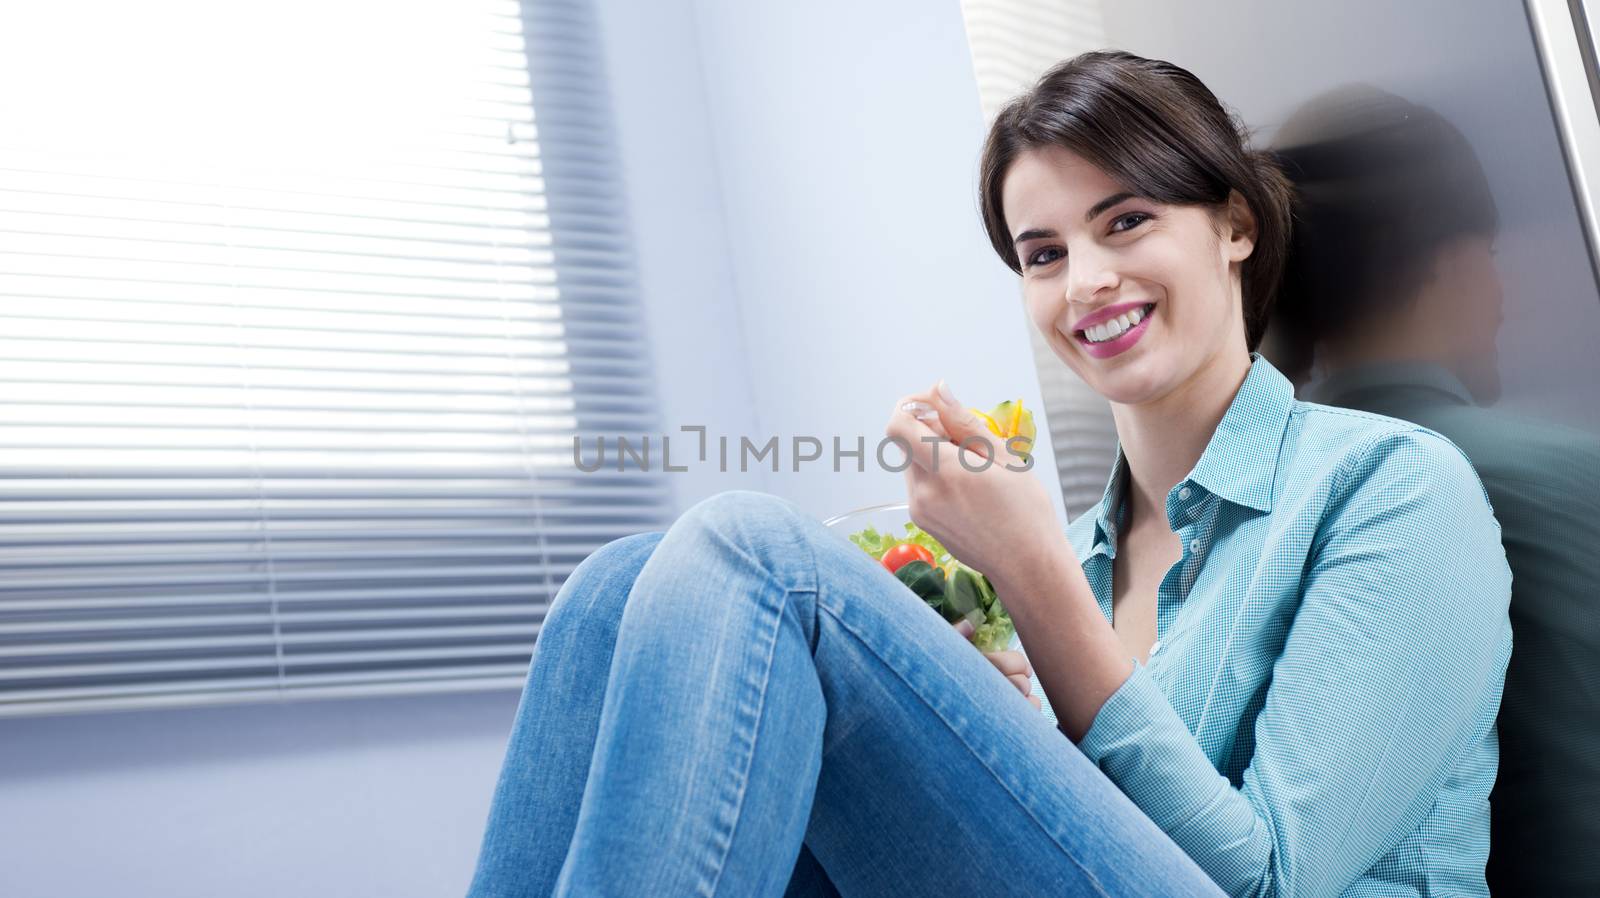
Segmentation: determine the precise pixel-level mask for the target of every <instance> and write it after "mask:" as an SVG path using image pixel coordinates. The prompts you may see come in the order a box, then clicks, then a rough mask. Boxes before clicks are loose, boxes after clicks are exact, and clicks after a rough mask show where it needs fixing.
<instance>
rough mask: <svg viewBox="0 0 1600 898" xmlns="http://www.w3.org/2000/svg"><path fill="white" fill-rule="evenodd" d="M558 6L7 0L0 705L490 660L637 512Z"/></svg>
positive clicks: (651, 484) (575, 89)
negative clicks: (595, 459) (591, 451)
mask: <svg viewBox="0 0 1600 898" xmlns="http://www.w3.org/2000/svg"><path fill="white" fill-rule="evenodd" d="M599 73H600V66H599V60H598V58H597V47H596V43H595V41H594V36H593V25H592V20H591V18H590V12H589V10H588V9H587V4H586V3H583V2H579V0H573V2H550V0H529V2H527V3H523V4H518V3H516V2H507V0H480V2H472V0H411V2H406V3H398V4H396V3H388V2H374V0H310V2H308V0H284V2H279V3H274V4H265V5H263V4H256V5H239V4H216V3H208V2H194V0H150V2H145V3H139V4H126V3H117V2H98V3H81V2H80V3H73V4H47V3H31V4H12V5H10V6H8V7H7V8H6V9H5V10H4V11H0V566H3V570H4V576H3V577H0V716H4V715H17V714H37V713H51V712H61V711H74V710H96V709H108V708H119V707H152V706H164V705H180V704H197V703H209V702H228V701H245V700H259V699H270V698H279V697H293V696H312V695H344V694H373V693H396V692H418V691H440V690H456V689H478V688H489V687H515V686H519V685H520V684H521V682H522V679H523V676H524V673H525V670H526V667H527V661H528V655H529V651H530V650H531V647H532V644H533V641H534V639H535V637H536V633H537V630H538V624H539V621H540V620H541V618H542V615H543V612H544V608H545V607H546V604H547V603H548V601H549V599H550V598H551V597H552V596H553V595H554V592H555V590H556V589H557V588H558V587H559V586H560V584H561V583H562V581H563V580H564V578H565V577H566V575H567V574H568V573H570V572H571V571H572V569H573V568H574V567H575V566H576V565H577V563H578V562H579V561H580V560H581V559H582V558H583V557H585V556H586V555H588V554H589V553H590V552H591V551H593V550H594V549H595V548H596V547H598V546H599V545H601V544H603V543H605V542H607V541H609V540H611V539H614V538H616V537H619V536H622V535H625V534H628V533H632V532H636V531H639V530H644V529H655V528H659V527H661V526H664V525H665V522H666V520H667V519H668V516H669V513H670V512H669V509H670V502H669V496H668V492H667V489H666V484H665V483H664V482H663V481H662V479H661V477H660V475H659V474H650V473H647V472H644V471H639V470H625V471H620V472H619V471H616V470H615V469H612V470H604V469H603V470H601V471H598V472H595V473H582V472H580V471H578V470H577V469H576V468H575V466H574V465H573V463H572V459H573V437H574V436H576V435H580V434H581V435H583V436H585V438H586V439H585V444H586V445H587V444H589V443H590V442H591V440H589V439H587V437H589V436H590V435H597V434H607V435H617V434H622V435H637V434H644V433H653V432H658V431H659V425H658V424H657V420H656V415H655V403H654V400H653V397H652V389H653V387H652V382H651V378H650V363H649V356H648V352H647V349H646V343H645V340H644V338H643V335H642V333H641V327H640V316H639V314H638V308H637V298H636V296H635V287H634V278H633V273H632V271H631V268H630V261H629V257H628V254H627V253H626V252H625V251H624V250H623V249H622V248H621V247H624V246H625V245H626V241H625V239H624V238H625V232H626V225H625V221H626V216H625V209H624V205H623V198H622V194H621V190H620V186H619V183H618V180H617V178H616V176H615V166H614V162H613V148H612V146H611V134H610V131H609V123H608V119H607V106H606V100H605V91H604V87H603V84H604V81H603V79H602V78H601V77H600V74H599Z"/></svg>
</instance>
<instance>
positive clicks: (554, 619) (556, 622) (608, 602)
mask: <svg viewBox="0 0 1600 898" xmlns="http://www.w3.org/2000/svg"><path fill="white" fill-rule="evenodd" d="M663 535H664V534H662V533H661V532H659V531H652V532H649V533H634V534H630V535H628V536H623V537H619V538H617V539H614V540H612V541H611V542H608V543H606V544H605V545H603V546H601V547H600V548H598V549H595V550H594V551H593V552H590V553H589V555H588V557H586V558H584V559H583V561H581V562H579V563H578V566H577V567H576V568H574V569H573V571H572V573H571V574H568V575H567V579H566V581H565V582H564V583H562V584H561V588H560V589H559V590H557V591H556V597H555V599H554V600H553V601H552V602H551V603H550V610H549V611H548V612H546V614H545V620H544V624H543V626H542V627H541V632H542V633H549V632H550V631H552V630H554V629H556V628H559V627H562V626H567V625H572V624H578V623H581V622H589V623H591V624H603V625H604V626H606V627H607V628H609V629H610V630H613V631H615V630H616V628H617V623H618V621H620V620H621V619H622V609H623V607H624V606H625V605H626V604H627V598H628V590H630V589H632V588H633V581H634V580H636V579H638V577H639V571H640V570H641V569H642V568H643V567H644V563H645V562H646V561H648V560H649V559H650V554H651V553H652V552H654V551H655V548H656V544H657V543H659V542H661V537H662V536H663ZM569 618H570V619H571V620H570V621H569Z"/></svg>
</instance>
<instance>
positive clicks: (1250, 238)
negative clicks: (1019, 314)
mask: <svg viewBox="0 0 1600 898" xmlns="http://www.w3.org/2000/svg"><path fill="white" fill-rule="evenodd" d="M1233 199H1234V203H1233V205H1232V206H1231V210H1232V213H1233V214H1232V215H1231V216H1230V217H1228V218H1229V220H1228V224H1227V226H1226V227H1224V229H1223V234H1222V235H1220V236H1219V235H1218V233H1217V230H1216V225H1214V224H1213V220H1214V219H1213V216H1212V213H1211V212H1210V211H1208V209H1207V208H1206V207H1202V206H1168V205H1163V204H1160V203H1155V202H1151V201H1149V200H1145V199H1142V198H1140V197H1138V196H1134V195H1132V194H1129V193H1128V192H1127V191H1126V190H1125V189H1124V188H1123V187H1122V185H1120V184H1118V183H1117V182H1116V181H1114V180H1112V179H1111V178H1110V177H1109V176H1108V175H1106V174H1105V172H1103V171H1101V170H1100V169H1098V168H1096V167H1095V166H1094V165H1092V164H1090V163H1089V162H1087V161H1085V160H1084V159H1083V158H1082V157H1080V156H1078V155H1076V154H1074V153H1072V152H1071V151H1069V150H1065V149H1062V148H1059V147H1047V148H1043V149H1036V150H1030V151H1027V152H1025V153H1023V154H1022V155H1021V156H1019V157H1018V158H1017V160H1016V162H1014V163H1013V164H1012V166H1011V169H1010V171H1009V172H1008V173H1007V174H1006V178H1005V182H1004V184H1003V185H1002V189H1001V202H1002V204H1003V207H1004V210H1005V219H1006V222H1007V225H1008V227H1009V228H1010V229H1011V235H1010V236H1011V237H1012V239H1013V240H1015V241H1016V243H1015V246H1016V249H1017V257H1018V259H1019V260H1020V261H1021V263H1022V292H1023V298H1024V300H1025V301H1026V303H1027V306H1028V317H1029V318H1031V319H1032V320H1033V324H1034V326H1035V327H1037V328H1038V329H1039V332H1040V333H1041V334H1043V335H1044V338H1045V340H1046V341H1047V342H1048V343H1049V344H1050V348H1051V349H1053V350H1054V351H1055V354H1056V356H1057V357H1059V358H1060V359H1061V360H1062V361H1063V362H1065V363H1066V364H1067V367H1069V368H1071V369H1072V370H1073V371H1074V372H1075V373H1077V375H1078V376H1079V377H1080V378H1082V379H1083V381H1084V382H1085V383H1087V384H1088V385H1089V386H1090V388H1092V389H1093V390H1095V391H1096V392H1097V393H1099V394H1100V395H1102V396H1105V397H1106V398H1107V399H1109V400H1110V401H1112V402H1116V403H1122V404H1126V405H1141V404H1145V403H1149V402H1153V401H1157V400H1160V399H1162V398H1163V397H1165V396H1167V395H1169V394H1171V393H1172V392H1173V391H1174V390H1175V389H1177V388H1179V387H1181V386H1183V385H1185V384H1187V383H1189V382H1190V381H1191V380H1192V379H1194V378H1195V377H1196V375H1197V374H1200V373H1202V372H1203V371H1205V370H1206V369H1207V367H1208V366H1210V365H1211V363H1212V362H1213V361H1216V360H1222V359H1226V358H1227V357H1228V356H1229V355H1231V354H1237V356H1238V357H1245V356H1246V355H1247V348H1246V339H1245V330H1244V320H1243V315H1242V313H1241V309H1240V289H1239V281H1238V277H1239V274H1238V266H1239V263H1241V262H1243V261H1244V259H1245V258H1246V257H1248V256H1249V255H1250V251H1251V249H1252V248H1253V247H1254V220H1253V219H1252V218H1251V217H1250V214H1249V210H1248V206H1247V204H1245V203H1244V201H1243V199H1242V197H1240V196H1239V195H1238V194H1237V193H1235V194H1234V198H1233ZM1108 314H1109V315H1110V318H1109V321H1108V323H1106V324H1101V322H1102V321H1103V320H1107V316H1108ZM1129 323H1132V327H1131V328H1128V329H1127V330H1123V328H1124V327H1125V326H1126V325H1127V324H1129ZM1119 332H1120V335H1118V334H1119Z"/></svg>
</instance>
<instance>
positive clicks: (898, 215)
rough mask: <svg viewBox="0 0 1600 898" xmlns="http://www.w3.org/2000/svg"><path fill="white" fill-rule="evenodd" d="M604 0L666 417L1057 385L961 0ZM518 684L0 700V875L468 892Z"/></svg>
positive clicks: (878, 495) (867, 404) (771, 418)
mask: <svg viewBox="0 0 1600 898" xmlns="http://www.w3.org/2000/svg"><path fill="white" fill-rule="evenodd" d="M599 12H600V17H601V27H602V32H603V35H604V40H605V43H606V49H607V53H608V68H609V73H610V78H611V82H612V83H611V87H612V93H613V95H614V98H615V101H614V102H615V109H616V112H617V114H618V117H619V126H618V127H619V132H620V140H621V142H622V166H623V174H624V178H625V180H626V181H627V183H628V187H629V189H630V191H631V196H632V204H633V214H634V219H635V220H634V234H635V238H636V245H635V247H634V249H635V252H636V257H637V260H638V266H639V270H640V273H641V278H642V285H641V286H642V291H643V295H644V299H645V310H646V315H647V321H646V325H647V327H648V328H649V330H650V337H651V342H652V347H653V348H652V352H653V355H654V358H655V360H656V363H657V364H658V366H659V370H660V371H661V383H660V391H661V397H662V403H663V419H664V421H665V422H666V424H667V426H668V428H669V432H670V428H675V427H676V426H677V425H679V424H704V425H706V426H707V427H708V428H710V431H711V433H712V434H713V435H716V434H718V433H723V434H728V435H732V436H734V437H735V438H737V437H738V436H739V435H741V434H743V435H750V436H752V437H755V438H759V439H758V440H757V441H758V442H761V441H764V440H765V438H766V437H767V436H772V435H776V436H779V437H780V440H782V441H783V442H785V443H786V442H787V440H788V439H789V438H790V437H791V436H794V435H816V436H819V437H822V438H824V439H827V438H829V437H831V436H832V435H835V434H837V435H840V436H841V437H847V438H849V439H848V442H851V443H853V437H854V436H855V435H857V434H859V435H862V436H864V437H866V438H867V440H868V444H869V445H871V444H872V443H874V442H875V441H876V439H877V438H878V437H881V435H882V428H883V424H884V422H885V420H886V419H887V416H888V414H889V411H890V407H891V405H892V402H893V400H894V398H895V397H896V396H898V395H900V394H902V393H905V392H910V391H913V390H917V389H922V388H925V387H927V386H929V385H931V384H932V383H933V381H934V380H935V379H936V378H938V377H941V376H943V377H947V378H948V379H949V381H950V383H951V384H952V386H953V387H954V388H955V390H956V391H957V393H958V395H959V396H961V398H962V399H964V400H965V401H967V402H968V403H969V404H973V405H989V404H992V403H993V402H996V401H998V400H1000V399H1003V398H1008V397H1011V396H1014V395H1019V394H1020V395H1022V396H1023V397H1024V398H1025V400H1027V401H1029V402H1030V403H1032V404H1034V405H1035V406H1037V402H1038V387H1037V382H1036V379H1035V376H1034V374H1033V369H1032V366H1031V362H1030V360H1029V357H1028V352H1027V344H1026V341H1025V331H1024V329H1023V328H1024V319H1023V315H1022V311H1021V306H1020V300H1019V299H1018V294H1017V291H1016V289H1015V287H1014V285H1013V284H1012V283H1011V280H1010V276H1009V274H1008V273H1007V272H1006V271H1005V269H1004V268H1003V267H1002V266H1001V265H1000V263H999V262H998V261H997V260H995V259H993V258H992V257H991V255H990V253H989V250H988V249H987V244H986V243H985V241H984V240H983V237H982V234H981V231H980V229H979V225H978V219H977V211H976V205H975V201H974V198H973V182H974V179H975V164H976V158H977V150H978V142H979V140H980V138H981V131H982V122H981V118H980V112H979V107H978V99H977V88H976V86H975V84H974V82H973V76H972V70H971V63H970V61H969V58H968V56H967V51H966V45H965V41H964V37H963V34H962V30H961V14H960V9H959V7H958V4H957V0H937V2H928V0H874V2H859V0H858V2H854V3H849V4H846V3H844V2H840V0H825V2H817V3H808V4H766V3H762V4H750V3H737V2H731V0H698V2H697V0H652V2H642V0H632V2H630V0H602V2H601V3H600V4H599ZM1040 423H1041V428H1040V429H1041V432H1042V431H1043V430H1044V426H1043V425H1044V423H1045V422H1043V421H1041V422H1040ZM682 459H683V455H681V454H680V453H679V451H678V450H677V449H676V448H675V450H674V462H679V461H681V460H682ZM783 461H784V462H785V464H787V462H788V461H789V453H788V450H787V448H785V449H784V455H783ZM1053 468H1054V465H1053V461H1052V459H1051V458H1050V456H1049V454H1048V450H1047V448H1045V449H1043V450H1042V451H1041V453H1040V457H1039V465H1038V469H1039V470H1041V471H1044V472H1049V471H1051V470H1053ZM672 476H673V477H674V478H675V479H674V485H675V487H676V489H677V492H678V497H679V500H680V503H682V504H688V503H690V502H693V501H694V500H695V499H698V498H700V497H703V496H705V495H708V494H710V493H712V492H715V491H718V490H721V489H728V488H733V487H745V488H756V489H771V490H773V491H776V492H779V493H781V494H783V495H786V496H788V497H790V498H792V499H794V500H795V501H797V502H800V503H801V504H802V505H803V506H804V507H806V508H808V509H809V510H811V511H813V512H814V513H816V514H818V515H825V514H828V513H830V512H833V511H836V510H840V509H842V508H847V507H852V506H855V505H859V504H865V503H868V502H873V501H881V500H884V499H888V498H895V497H898V496H899V495H900V490H901V483H902V481H901V479H900V477H901V475H895V474H888V473H883V472H875V473H871V474H864V475H858V476H835V475H832V474H831V473H827V472H826V468H825V467H823V466H822V465H818V464H813V465H812V466H811V467H810V468H809V469H803V470H802V472H801V473H800V474H792V473H785V474H779V475H773V474H771V473H754V472H752V473H751V474H750V475H748V476H743V477H741V476H738V475H737V474H726V475H724V474H722V473H719V472H718V471H716V470H715V469H714V468H705V467H698V466H697V467H694V468H692V469H691V471H690V472H689V473H686V474H674V475H672ZM1058 513H1059V509H1058ZM515 702H516V696H515V695H513V694H510V693H502V694H491V695H470V696H435V697H428V698H407V699H371V700H352V701H338V702H322V703H303V704H290V705H283V706H251V707H239V708H220V709H198V710H185V711H165V712H146V713H128V714H117V715H95V716H83V717H65V718H54V719H40V720H22V721H15V720H10V721H3V722H0V895H4V896H6V898H12V896H18V898H33V896H41V898H42V896H49V898H79V896H81V898H91V896H93V898H100V896H107V895H116V896H120V898H140V896H160V898H184V896H208V898H209V896H217V895H226V896H230V898H256V896H260V898H267V896H273V898H280V896H285V895H297V896H298V895H315V896H369V895H370V896H385V898H407V896H419V898H420V896H430V898H431V896H439V895H451V894H460V893H461V892H462V891H463V890H464V889H465V887H466V885H467V880H468V877H469V875H470V872H471V865H472V861H473V858H474V857H475V853H476V849H477V844H478V839H479V836H480V827H481V825H482V821H483V818H484V815H485V813H486V811H487V807H488V801H489V795H490V789H491V788H492V786H493V782H494V778H495V775H496V772H497V770H498V767H499V763H500V758H501V752H502V750H503V746H504V740H505V736H506V733H507V731H508V729H509V725H510V716H511V714H512V712H513V710H514V708H515Z"/></svg>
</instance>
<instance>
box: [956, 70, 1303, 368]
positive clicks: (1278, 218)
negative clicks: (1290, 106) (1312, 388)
mask: <svg viewBox="0 0 1600 898" xmlns="http://www.w3.org/2000/svg"><path fill="white" fill-rule="evenodd" d="M1247 143H1248V134H1247V132H1246V131H1245V128H1244V126H1243V124H1242V123H1241V122H1240V121H1239V120H1238V119H1237V117H1235V116H1233V115H1232V114H1231V113H1229V112H1228V111H1227V110H1226V109H1224V108H1223V106H1222V104H1221V103H1220V102H1219V101H1218V100H1217V98H1216V96H1215V95H1213V94H1212V93H1211V91H1210V89H1209V88H1207V87H1206V86H1205V85H1204V84H1202V83H1201V82H1200V79H1198V78H1196V77H1195V76H1194V75H1193V74H1191V73H1190V72H1189V71H1188V70H1187V69H1183V68H1180V67H1179V66H1176V65H1173V64H1172V63H1170V62H1163V61H1162V60H1159V59H1145V58H1144V57H1142V56H1135V55H1134V54H1132V53H1128V52H1125V51H1121V50H1097V51H1094V52H1091V53H1084V54H1081V55H1079V56H1074V57H1073V58H1071V59H1068V60H1066V61H1065V62H1062V63H1058V64H1057V65H1056V66H1055V67H1054V68H1052V69H1050V71H1048V72H1046V73H1045V74H1044V76H1043V77H1041V78H1040V79H1039V81H1038V83H1036V84H1035V85H1034V86H1033V88H1032V89H1030V90H1029V91H1028V92H1027V93H1025V94H1023V95H1022V96H1020V97H1017V98H1016V99H1014V100H1012V101H1011V102H1010V103H1008V104H1007V105H1006V107H1005V108H1004V109H1002V110H1001V111H1000V114H999V116H997V117H996V118H995V120H994V124H993V125H991V126H990V128H989V137H988V139H987V140H986V141H985V142H984V146H983V160H982V163H981V167H980V170H979V177H978V191H979V196H978V202H979V206H980V208H981V209H982V212H983V226H984V228H985V229H986V230H987V231H988V232H989V241H990V242H991V243H992V244H994V250H995V252H997V253H999V254H1000V258H1001V259H1002V260H1004V261H1005V263H1006V265H1008V266H1009V267H1010V268H1011V270H1012V271H1015V272H1017V273H1018V274H1021V273H1022V265H1021V262H1020V261H1019V260H1018V258H1017V251H1016V247H1015V246H1013V245H1012V241H1011V232H1010V230H1009V228H1008V227H1007V225H1006V219H1005V210H1004V209H1003V208H1002V205H1001V188H1002V186H1003V185H1004V183H1005V177H1006V174H1007V172H1008V171H1009V170H1010V168H1011V165H1012V163H1014V162H1015V161H1016V159H1017V157H1018V156H1019V155H1021V154H1022V153H1023V152H1025V151H1027V150H1032V149H1040V148H1043V147H1051V146H1055V147H1062V148H1065V149H1067V150H1069V151H1071V152H1073V153H1075V154H1077V155H1079V156H1081V157H1083V158H1084V159H1086V160H1088V161H1089V162H1090V163H1092V164H1094V165H1095V166H1096V167H1098V168H1099V169H1101V170H1102V171H1104V172H1105V173H1106V174H1108V175H1109V176H1111V177H1112V178H1113V179H1115V180H1116V181H1118V182H1119V183H1120V184H1122V185H1123V187H1124V188H1125V189H1127V190H1128V191H1130V192H1132V193H1135V194H1137V195H1139V196H1142V197H1145V198H1147V199H1150V200H1153V201H1155V202H1158V203H1165V204H1168V205H1183V206H1199V205H1205V206H1211V207H1213V210H1214V211H1216V210H1221V209H1225V208H1226V205H1227V202H1228V196H1229V194H1230V192H1231V191H1234V190H1237V191H1239V193H1240V194H1241V195H1242V196H1243V197H1244V199H1245V201H1246V202H1247V203H1248V204H1249V206H1250V211H1251V212H1252V213H1254V214H1255V218H1256V228H1257V234H1256V240H1255V248H1254V249H1253V250H1252V251H1251V253H1250V256H1249V258H1247V259H1245V260H1244V263H1243V264H1242V266H1241V291H1242V293H1243V297H1242V299H1243V306H1244V322H1245V336H1246V341H1247V343H1248V345H1249V348H1250V349H1251V350H1252V351H1253V350H1255V349H1256V347H1257V346H1258V345H1260V343H1261V336H1262V334H1263V333H1265V331H1266V327H1267V318H1268V316H1269V315H1270V314H1271V312H1272V305H1273V299H1274V297H1275V296H1276V294H1277V290H1278V282H1279V280H1280V278H1281V277H1282V274H1283V267H1284V257H1285V255H1286V254H1287V252H1288V247H1289V228H1290V217H1289V216H1290V212H1289V210H1290V200H1291V187H1290V185H1289V181H1288V179H1287V178H1286V177H1285V176H1284V174H1283V172H1282V170H1281V169H1280V168H1279V167H1278V164H1277V162H1276V161H1275V160H1274V159H1273V157H1272V156H1271V155H1270V154H1268V153H1263V152H1260V151H1256V150H1251V149H1249V148H1248V147H1247Z"/></svg>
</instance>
